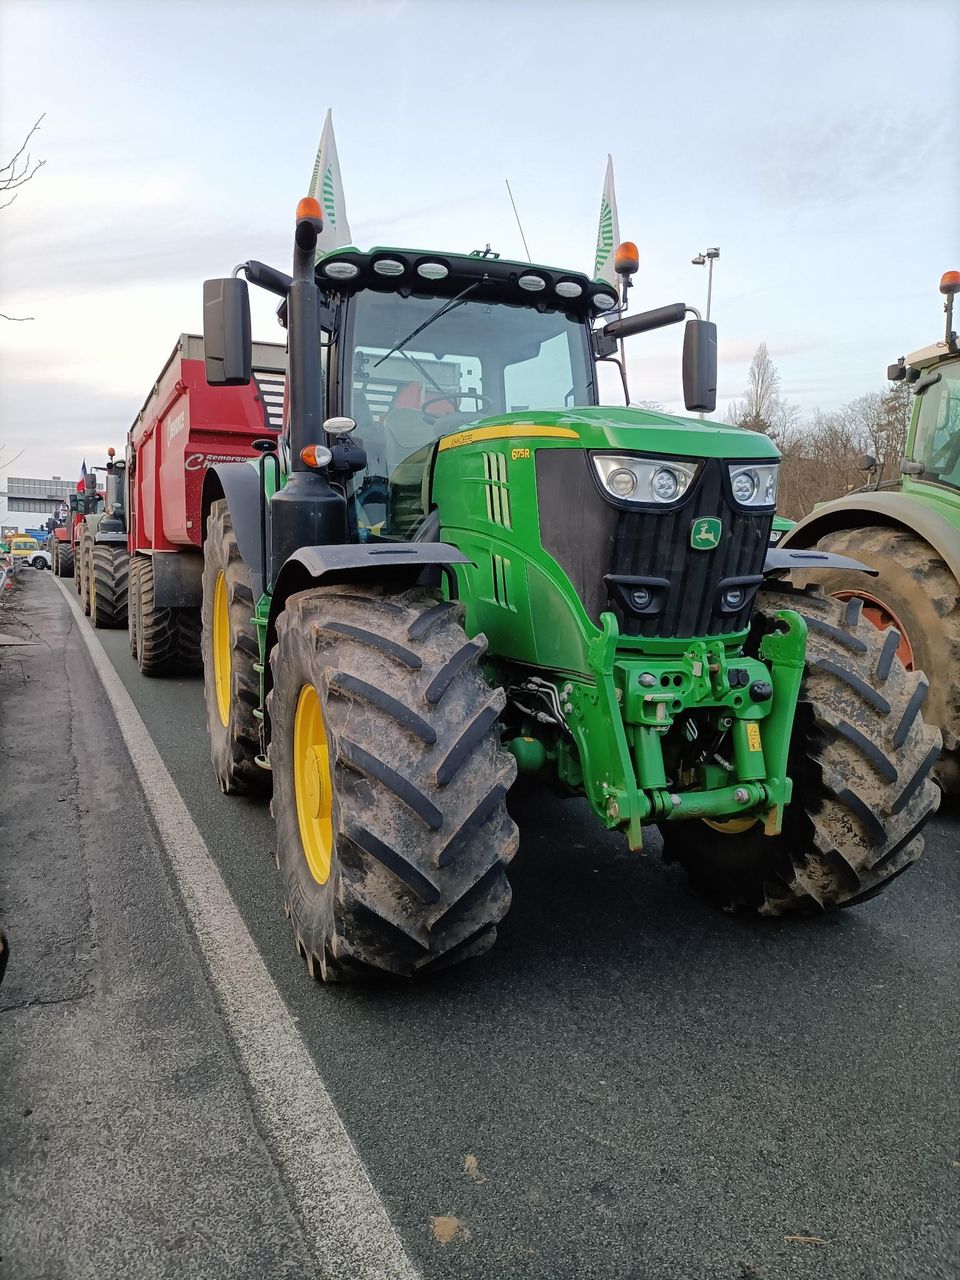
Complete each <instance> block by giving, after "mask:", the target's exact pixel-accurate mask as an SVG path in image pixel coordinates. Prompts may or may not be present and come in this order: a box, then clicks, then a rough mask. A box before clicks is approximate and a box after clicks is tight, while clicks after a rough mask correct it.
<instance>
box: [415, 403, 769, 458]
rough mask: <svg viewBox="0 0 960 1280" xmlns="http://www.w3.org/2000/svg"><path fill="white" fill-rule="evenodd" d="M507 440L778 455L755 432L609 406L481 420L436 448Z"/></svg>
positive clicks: (697, 454)
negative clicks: (537, 440) (513, 438)
mask: <svg viewBox="0 0 960 1280" xmlns="http://www.w3.org/2000/svg"><path fill="white" fill-rule="evenodd" d="M511 437H516V438H517V439H520V438H523V439H524V440H525V441H526V440H528V439H539V440H541V441H542V442H543V443H544V444H555V445H563V444H567V445H570V446H576V447H579V448H585V449H626V450H628V451H629V452H631V453H650V454H653V455H655V456H663V455H670V456H673V457H689V458H731V459H739V458H749V459H751V460H754V459H756V460H759V459H763V458H778V457H779V456H780V455H779V452H778V450H777V448H776V445H774V443H773V442H772V441H771V440H770V439H769V438H768V437H767V436H765V435H761V434H760V433H759V432H757V431H747V430H745V429H744V428H742V427H733V426H728V425H716V424H714V423H712V422H702V421H701V420H700V419H698V418H675V417H671V416H669V415H667V414H663V413H654V412H651V411H650V410H647V409H628V408H622V409H621V408H617V407H615V406H612V405H598V406H596V407H595V408H577V409H569V410H564V411H557V410H552V411H543V410H537V411H535V412H527V413H522V414H509V415H504V416H502V417H496V418H484V419H483V420H482V421H480V422H476V423H471V424H470V425H469V426H466V427H464V428H463V430H461V431H456V432H452V433H450V434H448V435H445V436H444V437H443V438H442V440H441V442H440V449H441V450H442V451H443V450H446V449H451V448H457V447H459V446H461V445H466V444H473V443H474V442H478V443H479V442H480V441H483V440H498V439H500V440H507V439H510V438H511Z"/></svg>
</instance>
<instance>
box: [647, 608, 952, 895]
mask: <svg viewBox="0 0 960 1280" xmlns="http://www.w3.org/2000/svg"><path fill="white" fill-rule="evenodd" d="M778 609H794V610H796V612H797V613H799V614H800V615H801V616H802V617H803V618H805V619H806V622H807V627H808V629H809V631H808V639H807V658H806V670H805V673H804V678H803V684H802V687H801V690H800V698H799V702H798V705H797V714H796V720H795V723H794V732H793V739H792V742H791V746H790V757H789V762H788V773H789V775H790V777H791V778H792V779H793V800H792V802H791V803H790V804H789V805H788V806H787V809H786V812H785V815H784V821H783V830H782V833H781V834H780V835H779V836H765V835H764V834H763V831H762V827H761V825H760V824H757V825H755V826H753V827H751V828H750V829H749V830H747V831H743V832H741V833H740V834H723V833H721V832H718V831H716V830H714V829H713V828H711V827H709V826H707V825H706V824H705V823H702V822H677V823H664V824H663V826H662V828H661V833H662V835H663V842H664V854H665V856H666V857H667V859H668V861H677V862H679V863H681V865H683V866H684V867H685V868H686V871H687V873H688V876H689V878H690V882H691V884H692V886H693V888H694V889H695V890H696V891H698V892H700V893H701V894H702V895H703V896H705V897H707V898H710V899H711V900H713V901H715V902H716V903H717V904H718V905H720V906H722V907H724V908H725V909H728V910H736V909H740V908H747V909H753V910H756V911H759V913H760V914H761V915H785V914H788V913H791V912H795V913H801V914H803V913H810V912H816V911H820V910H830V909H832V908H835V907H846V906H852V905H853V904H854V903H857V902H862V901H864V900H866V899H867V898H870V897H873V896H874V894H876V893H878V892H879V891H880V890H881V889H882V888H883V887H884V886H885V885H887V884H889V883H890V881H891V880H893V879H894V877H896V876H898V875H899V874H900V872H901V871H904V870H905V869H906V868H907V867H909V866H910V864H911V863H913V862H915V861H916V859H917V858H919V856H920V854H921V853H922V852H923V838H922V836H921V835H920V832H921V830H922V828H923V826H924V824H925V823H926V822H927V819H928V818H930V817H931V816H932V815H933V814H934V813H935V812H936V809H937V805H938V803H939V796H940V793H939V791H938V790H937V788H936V786H935V785H934V784H933V782H932V781H931V780H930V771H931V770H932V768H933V766H934V763H935V762H936V759H937V757H938V755H939V752H940V746H941V740H940V734H939V732H938V731H937V729H936V728H934V727H932V726H930V725H927V724H925V723H924V720H923V717H922V715H921V707H922V705H923V701H924V696H925V694H926V692H927V683H926V680H925V679H924V678H923V677H922V676H921V675H919V674H916V673H908V672H907V671H905V670H904V668H903V667H902V666H901V664H900V662H899V660H898V658H897V657H896V651H897V644H898V642H899V637H898V636H897V634H896V633H895V632H891V633H889V634H887V635H884V633H882V632H880V631H878V630H877V629H876V627H874V626H872V625H871V624H870V623H868V622H867V621H866V620H865V619H864V618H863V616H862V610H861V602H860V601H859V600H851V601H850V602H849V603H848V604H841V603H840V602H839V601H836V600H831V599H828V598H827V597H825V596H823V595H821V594H819V593H815V592H803V593H801V592H796V593H794V592H790V591H784V592H782V593H780V592H777V593H773V592H770V593H768V592H764V593H762V594H761V596H760V597H759V600H758V613H759V614H760V615H761V617H762V618H763V620H765V621H766V622H767V623H768V624H769V625H773V621H772V620H773V614H774V613H775V612H776V610H778Z"/></svg>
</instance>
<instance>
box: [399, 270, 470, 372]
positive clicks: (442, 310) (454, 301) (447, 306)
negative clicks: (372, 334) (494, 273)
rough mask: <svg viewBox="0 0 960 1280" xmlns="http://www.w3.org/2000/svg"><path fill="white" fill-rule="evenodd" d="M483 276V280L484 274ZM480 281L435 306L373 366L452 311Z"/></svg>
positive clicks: (401, 348) (400, 349)
mask: <svg viewBox="0 0 960 1280" xmlns="http://www.w3.org/2000/svg"><path fill="white" fill-rule="evenodd" d="M483 278H484V280H485V279H486V276H484V277H483ZM480 283H481V282H480V281H479V280H474V282H473V283H472V284H468V285H467V287H466V288H465V289H463V290H461V292H460V293H458V294H457V296H456V297H455V298H450V299H449V301H447V302H444V303H443V305H442V306H439V307H437V309H436V311H434V313H433V314H432V315H429V316H427V318H426V320H424V322H423V324H418V325H417V327H416V329H414V330H413V331H412V332H411V333H408V334H407V336H406V337H405V338H401V339H400V341H399V342H398V343H397V345H396V346H395V347H391V348H390V350H389V351H388V352H387V354H386V355H385V356H381V357H380V359H379V360H378V361H377V363H376V364H375V365H374V366H373V367H374V368H375V369H376V368H378V367H379V366H380V365H382V364H383V362H384V360H389V359H390V357H391V356H392V355H396V353H397V352H398V351H402V350H403V348H404V347H405V346H406V345H407V343H408V342H409V341H410V340H411V339H412V338H415V337H416V336H417V334H418V333H423V331H424V329H428V328H429V327H430V325H432V324H433V322H434V320H439V319H440V317H441V316H445V315H446V314H447V312H448V311H452V310H453V309H454V307H458V306H459V305H460V302H461V299H463V298H465V297H466V296H467V294H468V293H473V291H474V289H476V288H477V286H478V285H479V284H480Z"/></svg>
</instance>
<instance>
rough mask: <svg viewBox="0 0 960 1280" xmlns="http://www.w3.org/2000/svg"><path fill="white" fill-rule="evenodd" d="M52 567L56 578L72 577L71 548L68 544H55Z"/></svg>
mask: <svg viewBox="0 0 960 1280" xmlns="http://www.w3.org/2000/svg"><path fill="white" fill-rule="evenodd" d="M56 547H57V549H56V551H55V552H54V561H53V567H54V572H55V573H56V575H57V577H58V578H72V577H73V547H71V545H70V543H69V542H57V544H56Z"/></svg>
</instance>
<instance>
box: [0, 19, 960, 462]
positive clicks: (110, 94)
mask: <svg viewBox="0 0 960 1280" xmlns="http://www.w3.org/2000/svg"><path fill="white" fill-rule="evenodd" d="M958 55H960V6H958V5H957V4H956V3H955V0H910V2H909V3H900V2H896V3H884V0H846V3H844V4H838V3H836V2H833V3H829V4H819V3H817V2H816V0H807V2H803V3H795V2H784V3H777V2H776V0H767V2H766V3H762V4H750V3H742V2H737V3H733V2H731V3H727V2H725V0H713V2H712V3H694V2H693V0H691V2H689V3H688V2H685V0H674V2H673V3H671V4H669V5H668V4H663V3H650V2H648V0H633V2H630V0H623V2H614V0H591V3H589V4H586V3H567V2H565V0H510V2H509V3H507V2H504V0H477V2H474V3H460V2H459V0H350V2H347V0H311V2H310V3H308V2H307V0H300V2H293V0H270V2H269V3H266V2H264V0H230V2H229V3H221V0H191V2H190V3H182V2H181V0H162V2H157V0H126V2H125V3H122V4H115V3H108V2H106V0H68V2H65V0H30V2H29V3H28V2H26V0H0V163H3V161H5V160H6V159H8V158H9V157H10V156H11V155H12V154H13V152H14V151H16V149H17V147H18V146H19V145H20V142H21V141H22V139H23V136H24V135H25V134H26V132H27V131H28V129H29V128H30V126H31V125H32V124H33V122H34V121H35V120H36V119H37V117H39V116H40V115H41V113H44V118H43V122H42V126H41V130H40V132H39V133H38V134H37V135H36V137H35V138H34V139H33V141H32V143H31V149H32V152H33V154H34V156H36V157H38V158H43V159H44V160H45V165H44V167H43V168H42V169H41V170H40V171H39V172H38V174H37V176H36V178H35V179H34V180H33V181H32V182H31V183H29V184H28V185H27V186H26V187H24V188H23V189H22V190H21V192H20V194H19V196H18V199H17V200H16V202H15V203H14V204H13V205H12V206H10V207H8V208H5V209H0V312H4V313H6V314H7V315H10V316H31V317H33V319H31V320H29V321H23V322H19V323H18V322H14V321H9V320H3V319H0V480H2V479H3V468H4V460H6V462H7V463H10V459H11V456H12V455H13V454H17V453H20V451H21V450H22V453H21V454H20V456H19V457H18V458H17V460H16V462H15V463H12V464H10V472H11V473H12V474H15V475H33V476H50V475H62V476H64V477H70V476H72V475H73V474H75V473H76V472H77V471H78V470H79V466H80V462H81V459H83V458H85V459H86V460H87V462H88V464H92V463H93V462H100V461H101V460H102V458H103V455H104V454H105V452H106V449H107V446H108V445H111V444H112V445H114V446H115V447H116V448H117V449H118V451H122V446H123V442H124V439H125V436H126V432H127V430H128V428H129V426H130V425H131V423H132V422H133V420H134V418H135V416H136V414H137V412H138V410H139V408H140V406H141V404H142V403H143V401H144V400H145V399H146V397H147V395H148V393H149V392H150V390H151V388H152V386H153V383H154V381H155V379H156V377H157V375H158V373H159V372H160V369H161V367H162V366H163V364H164V362H165V360H166V358H167V356H168V355H169V353H170V351H171V350H172V349H173V346H174V343H175V342H176V339H177V336H178V335H179V334H180V333H181V332H199V330H200V326H201V282H202V280H203V279H204V278H205V277H208V276H218V275H227V274H229V273H230V271H231V270H232V268H233V267H234V265H235V264H236V263H238V262H241V261H244V260H245V259H248V258H260V259H262V260H265V261H267V262H271V263H273V264H274V265H276V266H278V267H280V268H281V269H284V270H289V263H290V257H291V253H292V232H293V216H294V210H295V207H296V203H297V200H298V199H299V198H300V196H302V195H303V194H305V192H306V189H307V185H308V182H309V178H310V174H311V172H312V168H313V162H314V157H315V154H316V148H317V143H318V141H319V136H320V131H321V128H322V125H323V119H324V116H325V114H326V111H327V108H328V107H330V108H332V110H333V119H334V126H335V130H336V138H337V146H338V151H339V156H340V166H341V170H342V173H343V182H344V189H345V195H346V204H347V212H348V214H349V218H350V224H351V229H352V232H353V239H354V241H355V242H356V243H357V244H358V245H360V246H361V247H363V248H368V247H371V246H373V245H375V244H386V245H396V246H404V247H417V248H425V249H435V250H438V251H439V250H448V251H470V250H472V249H477V248H482V247H483V246H484V245H485V244H487V243H490V244H491V245H492V246H493V248H494V249H495V250H497V251H499V252H500V253H501V255H502V256H504V257H516V258H521V259H522V258H523V257H524V256H525V255H524V253H523V246H522V243H521V240H520V235H519V232H518V230H517V225H516V222H515V220H514V215H513V211H512V209H511V207H510V203H509V198H508V195H507V191H506V187H505V183H504V179H505V178H509V180H510V184H511V187H512V189H513V194H514V197H515V199H516V203H517V206H518V209H519V213H520V217H521V219H522V221H523V227H524V231H525V233H526V239H527V242H528V244H529V246H530V251H531V254H532V256H533V258H534V260H535V261H539V262H542V263H546V264H550V265H556V266H564V267H568V268H571V269H580V270H588V271H589V270H592V265H593V250H594V245H595V241H596V231H597V214H598V209H599V202H600V192H601V187H602V181H603V174H604V169H605V166H606V157H607V154H608V153H611V154H612V155H613V160H614V167H615V172H616V186H617V203H618V209H619V220H620V231H621V235H622V236H623V238H625V239H626V238H629V239H631V240H634V241H636V243H637V244H638V246H639V249H640V270H639V272H638V275H637V277H636V287H635V289H634V290H633V293H632V295H631V305H632V307H633V309H643V308H646V307H654V306H660V305H662V304H664V303H668V302H675V301H684V302H687V303H689V304H691V305H693V306H698V307H700V308H701V309H702V308H703V305H704V303H705V298H706V283H707V281H706V270H705V268H701V267H696V266H693V265H692V264H691V261H690V260H691V258H692V257H693V256H694V255H695V254H697V253H698V252H700V251H702V250H704V249H706V248H708V247H713V246H719V248H720V255H721V256H720V259H719V261H718V262H717V264H716V268H715V274H714V298H713V313H712V319H714V320H715V321H716V322H717V325H718V330H719V345H720V380H719V401H718V416H722V414H723V412H724V410H725V408H726V406H727V405H728V404H729V402H730V400H731V399H734V398H737V397H739V396H740V395H742V393H743V390H744V387H745V385H746V377H747V368H748V366H749V362H750V358H751V356H752V354H753V352H754V350H755V349H756V347H757V345H758V343H760V342H762V341H765V342H766V343H767V345H768V347H769V350H770V353H771V355H772V357H773V359H774V362H775V363H776V365H777V367H778V369H779V372H780V376H781V381H782V389H783V392H784V394H785V395H786V397H787V398H788V399H789V400H792V401H794V402H795V403H797V404H798V405H799V406H800V408H801V410H802V411H803V412H804V413H805V414H806V413H809V412H811V411H812V410H813V409H814V408H815V407H820V408H823V409H830V408H834V407H836V406H838V405H839V404H842V403H844V402H845V401H847V400H850V399H853V398H854V397H855V396H858V395H861V394H863V393H864V392H867V391H872V390H877V389H879V388H880V387H882V385H883V383H884V371H885V369H886V366H887V364H889V363H890V362H892V361H893V360H895V359H896V358H897V357H898V356H900V355H902V354H904V353H905V352H909V351H911V350H915V349H917V348H918V347H920V346H923V345H926V344H927V343H929V342H932V341H935V340H936V339H937V338H939V337H940V336H941V335H942V325H943V316H942V309H941V304H942V299H941V297H940V295H939V294H938V292H937V284H938V281H939V279H940V275H941V274H942V273H943V272H944V271H945V270H948V269H957V268H960V153H958V149H957V141H956V121H957V119H958V118H960V78H958V76H957V70H956V68H957V66H958V63H960V57H958ZM252 292H253V294H254V296H255V298H256V295H257V294H258V291H257V290H253V291H252ZM273 311H274V307H273V303H272V301H271V300H269V298H268V296H267V295H261V296H260V299H259V300H255V303H254V336H255V337H258V338H261V339H265V340H268V341H282V332H281V330H280V329H279V328H278V327H277V323H276V320H275V318H274V314H273ZM681 336H682V335H681V331H680V329H679V328H674V329H666V330H662V331H660V332H658V333H656V334H650V335H646V336H641V337H638V338H634V339H632V340H630V342H629V343H628V360H629V366H630V383H631V393H632V396H633V398H634V399H635V400H640V399H646V400H657V401H661V402H663V403H664V404H665V405H666V406H667V408H668V409H669V410H670V411H673V412H680V413H682V412H683V407H682V397H681V386H680V347H681ZM609 398H610V399H611V400H612V399H613V395H612V389H611V394H610V397H609Z"/></svg>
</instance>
